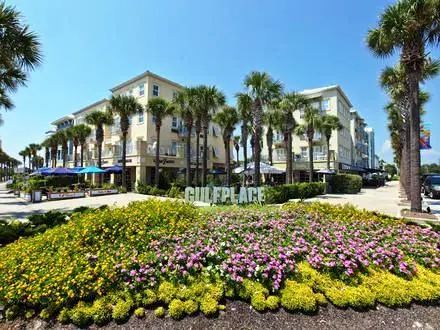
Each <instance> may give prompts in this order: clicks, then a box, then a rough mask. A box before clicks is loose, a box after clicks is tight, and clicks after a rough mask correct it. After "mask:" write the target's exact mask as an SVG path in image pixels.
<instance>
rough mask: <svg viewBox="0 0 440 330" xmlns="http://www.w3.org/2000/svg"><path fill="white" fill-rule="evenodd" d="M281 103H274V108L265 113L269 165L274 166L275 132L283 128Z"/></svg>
mask: <svg viewBox="0 0 440 330" xmlns="http://www.w3.org/2000/svg"><path fill="white" fill-rule="evenodd" d="M278 104H279V102H274V104H273V106H271V107H270V108H269V109H268V111H266V112H265V113H264V124H265V125H266V126H267V131H266V144H267V153H268V158H269V164H270V165H273V157H272V152H273V150H272V149H273V130H274V129H276V130H277V129H279V128H282V126H283V122H284V118H283V113H282V112H281V111H280V109H279V108H278Z"/></svg>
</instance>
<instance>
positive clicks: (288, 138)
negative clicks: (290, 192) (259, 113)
mask: <svg viewBox="0 0 440 330" xmlns="http://www.w3.org/2000/svg"><path fill="white" fill-rule="evenodd" d="M308 103H309V101H308V100H307V98H306V97H305V96H304V95H302V94H299V93H295V92H291V93H286V94H285V95H284V96H283V98H282V99H281V101H280V109H281V110H282V112H283V115H284V142H285V148H286V184H290V183H292V182H293V156H294V155H293V146H292V134H293V131H294V129H295V127H296V126H297V123H296V122H295V119H294V118H293V112H294V111H296V110H299V109H301V108H304V107H305V106H306V105H308Z"/></svg>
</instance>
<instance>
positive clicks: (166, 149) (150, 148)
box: [147, 143, 184, 158]
mask: <svg viewBox="0 0 440 330" xmlns="http://www.w3.org/2000/svg"><path fill="white" fill-rule="evenodd" d="M183 151H184V147H183V145H180V144H175V145H168V146H160V147H159V155H160V156H167V157H179V158H182V157H183V154H184V152H183ZM147 154H148V155H150V156H156V143H149V144H148V145H147Z"/></svg>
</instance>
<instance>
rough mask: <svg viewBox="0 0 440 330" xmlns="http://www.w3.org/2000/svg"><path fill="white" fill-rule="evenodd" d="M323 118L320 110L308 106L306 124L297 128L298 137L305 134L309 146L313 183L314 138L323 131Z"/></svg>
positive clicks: (310, 180)
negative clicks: (316, 133)
mask: <svg viewBox="0 0 440 330" xmlns="http://www.w3.org/2000/svg"><path fill="white" fill-rule="evenodd" d="M321 124H322V116H321V113H320V111H319V110H318V109H315V108H313V107H312V106H311V105H307V106H306V107H305V108H304V123H303V124H301V125H299V126H298V127H297V128H296V134H297V135H303V134H305V135H306V137H307V142H308V146H309V182H313V137H314V135H315V132H317V131H320V130H321Z"/></svg>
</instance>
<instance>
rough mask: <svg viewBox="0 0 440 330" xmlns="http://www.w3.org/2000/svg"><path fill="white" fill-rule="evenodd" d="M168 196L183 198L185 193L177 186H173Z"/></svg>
mask: <svg viewBox="0 0 440 330" xmlns="http://www.w3.org/2000/svg"><path fill="white" fill-rule="evenodd" d="M167 196H168V197H171V198H182V197H183V192H182V191H181V190H180V188H179V187H178V186H176V185H172V186H171V188H170V189H169V190H168V191H167Z"/></svg>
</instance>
